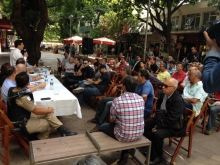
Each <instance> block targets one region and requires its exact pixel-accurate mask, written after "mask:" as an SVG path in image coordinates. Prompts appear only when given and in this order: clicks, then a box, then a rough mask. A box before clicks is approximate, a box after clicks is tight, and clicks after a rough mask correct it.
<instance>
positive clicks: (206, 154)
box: [0, 52, 220, 165]
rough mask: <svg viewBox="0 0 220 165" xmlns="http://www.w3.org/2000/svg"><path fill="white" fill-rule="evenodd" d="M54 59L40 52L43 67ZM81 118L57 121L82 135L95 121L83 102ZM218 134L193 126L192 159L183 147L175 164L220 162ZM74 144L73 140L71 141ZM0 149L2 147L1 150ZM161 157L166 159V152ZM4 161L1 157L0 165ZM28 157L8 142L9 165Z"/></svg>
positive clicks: (24, 163)
mask: <svg viewBox="0 0 220 165" xmlns="http://www.w3.org/2000/svg"><path fill="white" fill-rule="evenodd" d="M57 58H60V59H62V58H63V55H60V54H53V53H50V52H42V58H41V59H42V60H43V62H44V65H45V66H51V67H52V68H53V69H54V68H56V67H57ZM8 61H9V55H8V54H0V65H2V64H3V63H5V62H8ZM81 108H82V115H83V117H82V119H79V118H78V117H77V116H76V115H71V116H63V117H60V120H61V121H62V122H63V123H64V126H65V127H67V129H69V130H71V131H77V132H78V134H84V133H85V130H89V129H91V128H93V127H94V126H95V125H94V124H88V123H86V121H87V120H88V119H90V118H92V117H94V115H95V111H94V110H93V109H91V108H90V107H89V106H87V105H86V104H83V105H82V107H81ZM58 136H59V134H58V133H53V134H51V136H50V137H51V138H53V137H58ZM219 139H220V133H218V132H214V133H213V134H212V135H211V136H206V135H203V134H201V129H200V128H196V130H195V132H194V134H193V145H192V156H191V158H187V154H186V152H185V151H184V150H180V152H179V154H178V156H177V158H176V161H175V164H177V165H186V164H187V165H209V164H210V165H219V164H220V156H219V148H220V141H219ZM187 142H188V138H186V139H185V141H184V143H183V145H185V146H186V145H187ZM73 143H74V142H73ZM174 147H175V145H173V146H172V147H169V146H168V140H167V139H166V140H165V141H164V149H165V150H167V151H170V152H171V153H173V151H174ZM0 150H1V149H0ZM119 157H120V152H111V153H107V154H102V155H101V158H102V159H103V160H104V161H105V162H106V164H108V165H115V164H117V163H116V162H117V160H118V159H119ZM164 157H165V158H167V159H169V157H167V155H166V154H164ZM72 162H74V160H73V159H70V160H65V161H60V162H55V163H47V164H48V165H50V164H51V165H52V164H53V165H64V164H65V165H71V164H72ZM2 164H3V163H2V162H1V160H0V165H2ZM28 164H30V163H29V156H28V155H27V153H26V152H25V151H24V150H23V149H21V148H19V146H18V145H17V143H16V142H14V141H12V142H10V165H28ZM134 164H135V163H134V162H133V161H132V160H130V159H129V162H128V163H127V165H134Z"/></svg>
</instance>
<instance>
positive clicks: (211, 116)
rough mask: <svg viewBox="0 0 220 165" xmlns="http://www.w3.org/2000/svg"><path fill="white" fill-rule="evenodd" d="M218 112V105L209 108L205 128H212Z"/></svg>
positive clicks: (219, 109)
mask: <svg viewBox="0 0 220 165" xmlns="http://www.w3.org/2000/svg"><path fill="white" fill-rule="evenodd" d="M218 112H220V106H214V107H211V108H210V109H209V120H208V124H207V126H206V129H207V130H211V129H212V127H213V125H214V124H215V120H216V117H217V115H218Z"/></svg>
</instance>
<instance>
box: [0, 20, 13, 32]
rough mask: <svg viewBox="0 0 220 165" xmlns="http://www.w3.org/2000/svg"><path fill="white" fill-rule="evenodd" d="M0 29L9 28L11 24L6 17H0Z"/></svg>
mask: <svg viewBox="0 0 220 165" xmlns="http://www.w3.org/2000/svg"><path fill="white" fill-rule="evenodd" d="M0 29H6V30H11V29H12V26H11V23H10V21H9V20H7V19H0Z"/></svg>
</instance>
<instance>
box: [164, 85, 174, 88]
mask: <svg viewBox="0 0 220 165" xmlns="http://www.w3.org/2000/svg"><path fill="white" fill-rule="evenodd" d="M162 87H164V88H169V87H173V86H169V85H167V84H163V85H162Z"/></svg>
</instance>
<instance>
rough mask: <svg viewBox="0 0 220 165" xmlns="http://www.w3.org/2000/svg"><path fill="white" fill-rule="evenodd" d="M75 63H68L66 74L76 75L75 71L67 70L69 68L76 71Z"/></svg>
mask: <svg viewBox="0 0 220 165" xmlns="http://www.w3.org/2000/svg"><path fill="white" fill-rule="evenodd" d="M74 66H75V63H72V64H70V63H69V62H67V63H66V65H65V68H66V73H74V70H67V69H69V68H73V69H74Z"/></svg>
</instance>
